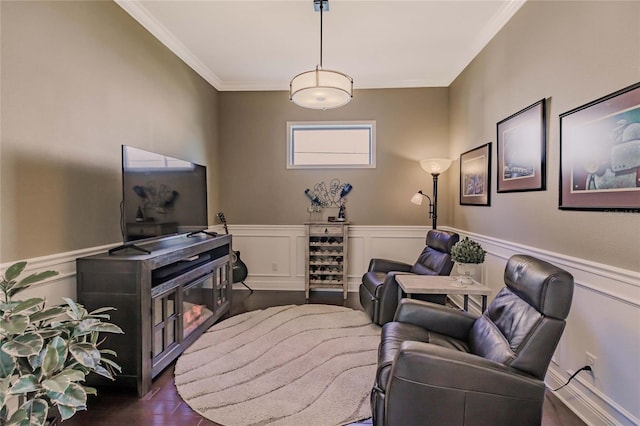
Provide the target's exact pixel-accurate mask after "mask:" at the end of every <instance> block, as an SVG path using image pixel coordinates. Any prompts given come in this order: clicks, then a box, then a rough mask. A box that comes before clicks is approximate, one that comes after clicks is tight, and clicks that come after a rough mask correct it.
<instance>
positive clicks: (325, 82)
mask: <svg viewBox="0 0 640 426" xmlns="http://www.w3.org/2000/svg"><path fill="white" fill-rule="evenodd" d="M313 6H314V8H315V10H316V11H320V64H319V65H317V66H316V69H315V70H311V71H306V72H303V73H300V74H298V75H296V76H295V77H293V79H291V83H289V100H291V101H292V102H293V103H295V104H296V105H299V106H301V107H304V108H311V109H331V108H338V107H341V106H343V105H346V104H348V103H349V101H351V98H353V79H352V78H351V77H349V76H348V75H346V74H343V73H341V72H339V71H332V70H325V69H323V68H322V12H323V10H325V11H328V10H329V0H313Z"/></svg>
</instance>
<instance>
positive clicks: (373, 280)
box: [359, 229, 460, 325]
mask: <svg viewBox="0 0 640 426" xmlns="http://www.w3.org/2000/svg"><path fill="white" fill-rule="evenodd" d="M459 239H460V236H459V235H458V234H456V233H455V232H448V231H440V230H435V229H432V230H430V231H429V232H427V241H426V244H427V245H426V247H425V248H424V250H422V253H420V256H418V260H416V262H415V263H414V264H413V265H409V264H408V263H403V262H397V261H394V260H388V259H371V261H370V262H369V269H368V271H367V272H366V273H365V274H364V275H363V276H362V284H361V285H360V289H359V293H360V304H361V305H362V308H363V309H364V311H365V312H366V313H367V314H369V317H370V318H371V321H373V322H374V323H375V324H378V325H383V324H385V323H387V322H389V321H391V320H393V315H394V314H395V313H396V308H397V306H398V283H397V282H396V280H395V276H396V274H400V273H401V274H419V275H449V274H450V273H451V269H452V268H453V261H452V260H451V254H450V253H451V248H452V247H453V245H454V244H455V243H457V242H458V240H459ZM419 297H421V298H422V300H427V301H429V302H434V303H440V304H442V305H444V304H445V301H446V299H447V295H446V294H442V295H440V294H435V295H423V296H419Z"/></svg>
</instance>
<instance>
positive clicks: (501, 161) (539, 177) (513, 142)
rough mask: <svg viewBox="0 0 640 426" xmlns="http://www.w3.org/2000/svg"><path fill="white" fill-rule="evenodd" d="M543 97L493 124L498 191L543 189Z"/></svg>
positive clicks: (544, 128)
mask: <svg viewBox="0 0 640 426" xmlns="http://www.w3.org/2000/svg"><path fill="white" fill-rule="evenodd" d="M545 114H546V112H545V99H541V100H539V101H538V102H536V103H534V104H533V105H529V106H528V107H526V108H525V109H523V110H521V111H518V112H516V113H515V114H513V115H511V116H510V117H507V118H505V119H504V120H502V121H500V122H499V123H498V124H497V125H496V129H497V133H498V134H497V151H498V166H497V169H498V183H497V185H498V192H517V191H542V190H545V189H546V176H545V175H546V166H545V154H546V135H547V129H546V122H545Z"/></svg>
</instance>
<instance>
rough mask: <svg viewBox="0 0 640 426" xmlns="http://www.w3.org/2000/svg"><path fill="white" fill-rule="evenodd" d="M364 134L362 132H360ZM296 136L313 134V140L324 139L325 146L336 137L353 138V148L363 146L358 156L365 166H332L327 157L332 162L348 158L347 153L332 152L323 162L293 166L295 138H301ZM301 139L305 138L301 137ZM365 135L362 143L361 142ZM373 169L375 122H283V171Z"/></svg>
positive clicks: (354, 164)
mask: <svg viewBox="0 0 640 426" xmlns="http://www.w3.org/2000/svg"><path fill="white" fill-rule="evenodd" d="M349 130H353V133H352V135H349V134H348V133H349ZM363 130H365V131H366V132H363ZM299 132H316V134H314V137H316V138H320V139H324V138H325V137H326V141H327V144H328V145H330V144H331V142H330V141H331V140H334V141H335V138H336V136H337V135H338V134H339V136H340V138H342V139H343V140H345V141H346V140H347V139H345V138H350V137H355V138H357V140H355V139H354V144H356V145H359V149H360V148H364V146H366V151H362V152H360V155H361V156H363V155H366V156H367V162H366V163H365V162H358V163H348V162H335V161H331V158H332V156H331V154H335V156H333V159H334V160H335V159H337V158H339V157H340V156H343V157H342V159H343V160H344V155H347V154H351V153H349V152H344V153H342V152H332V153H328V155H325V159H324V161H322V160H320V159H318V161H317V162H314V163H312V164H309V163H304V164H300V163H296V149H295V142H296V135H302V133H299ZM305 135H308V133H307V134H305ZM365 135H366V138H367V139H366V140H365V139H363V138H364V137H365ZM375 167H376V122H375V121H313V122H309V121H305V122H301V121H288V122H287V169H362V168H369V169H370V168H375Z"/></svg>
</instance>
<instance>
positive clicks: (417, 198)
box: [411, 158, 452, 229]
mask: <svg viewBox="0 0 640 426" xmlns="http://www.w3.org/2000/svg"><path fill="white" fill-rule="evenodd" d="M451 163H452V161H451V160H449V159H448V158H429V159H425V160H421V161H420V167H422V169H423V170H424V171H425V172H427V173H431V176H432V177H433V201H432V200H431V198H429V196H428V195H426V194H424V193H423V192H422V191H418V192H416V193H415V194H413V197H411V202H412V203H413V204H417V205H421V204H422V197H427V199H428V200H429V217H430V218H431V220H432V224H431V228H432V229H436V226H437V220H438V176H439V175H440V173H444V172H446V171H447V169H448V168H449V167H451Z"/></svg>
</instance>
